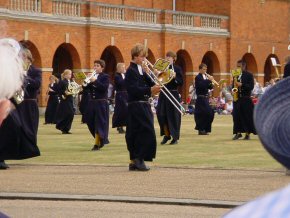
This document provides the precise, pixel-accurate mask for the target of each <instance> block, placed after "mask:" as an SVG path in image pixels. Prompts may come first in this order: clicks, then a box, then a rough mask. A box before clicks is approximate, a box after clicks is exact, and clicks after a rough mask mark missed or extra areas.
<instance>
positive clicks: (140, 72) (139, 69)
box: [137, 64, 143, 75]
mask: <svg viewBox="0 0 290 218" xmlns="http://www.w3.org/2000/svg"><path fill="white" fill-rule="evenodd" d="M137 67H138V71H139V74H140V75H143V69H142V66H141V65H139V64H137Z"/></svg>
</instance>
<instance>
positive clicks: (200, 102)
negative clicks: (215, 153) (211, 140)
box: [194, 63, 214, 135]
mask: <svg viewBox="0 0 290 218" xmlns="http://www.w3.org/2000/svg"><path fill="white" fill-rule="evenodd" d="M206 71H207V66H206V64H204V63H202V64H200V65H199V74H198V75H197V76H196V77H195V89H196V95H197V99H196V102H195V112H194V120H195V124H196V126H195V129H196V130H198V134H199V135H208V133H210V132H211V125H212V122H213V119H214V111H213V109H212V108H211V106H210V104H209V95H208V93H209V90H211V89H213V84H212V80H213V77H212V76H210V75H208V76H206V75H205V73H206Z"/></svg>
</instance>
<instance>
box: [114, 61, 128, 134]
mask: <svg viewBox="0 0 290 218" xmlns="http://www.w3.org/2000/svg"><path fill="white" fill-rule="evenodd" d="M125 73H126V67H125V64H124V63H118V64H117V73H116V75H115V90H116V94H115V108H114V114H113V119H112V127H113V128H115V127H117V130H118V132H119V133H125V131H124V129H123V127H124V126H126V125H127V116H128V93H127V90H126V86H125Z"/></svg>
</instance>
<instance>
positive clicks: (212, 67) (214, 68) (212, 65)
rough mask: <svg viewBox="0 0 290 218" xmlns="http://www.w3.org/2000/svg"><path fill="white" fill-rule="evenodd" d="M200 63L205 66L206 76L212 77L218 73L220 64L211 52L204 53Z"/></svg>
mask: <svg viewBox="0 0 290 218" xmlns="http://www.w3.org/2000/svg"><path fill="white" fill-rule="evenodd" d="M201 62H202V63H205V64H206V65H207V73H208V74H210V75H214V74H215V73H220V62H219V60H218V58H217V56H216V54H215V53H214V52H213V51H208V52H206V53H205V54H204V56H203V58H202V61H201Z"/></svg>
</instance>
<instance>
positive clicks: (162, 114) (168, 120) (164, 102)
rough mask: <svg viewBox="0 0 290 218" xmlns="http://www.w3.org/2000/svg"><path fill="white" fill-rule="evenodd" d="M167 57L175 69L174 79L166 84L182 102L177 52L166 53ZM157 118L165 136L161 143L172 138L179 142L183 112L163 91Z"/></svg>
mask: <svg viewBox="0 0 290 218" xmlns="http://www.w3.org/2000/svg"><path fill="white" fill-rule="evenodd" d="M166 59H167V60H168V61H170V66H169V69H171V70H173V71H174V76H173V79H172V80H171V81H170V82H169V83H167V84H165V87H166V88H167V89H168V90H169V91H170V92H171V94H172V95H173V96H174V98H175V99H178V100H179V102H180V95H179V93H178V87H180V86H182V84H183V78H182V69H181V68H180V67H179V66H177V65H174V62H175V61H176V53H175V52H173V51H169V52H167V53H166ZM156 112H157V113H156V114H157V119H158V123H159V126H160V135H161V136H164V137H163V140H162V141H161V144H162V145H163V144H165V143H166V142H167V141H168V140H170V139H171V137H172V141H171V142H170V144H171V145H174V144H177V143H178V140H179V136H180V125H181V114H180V113H179V112H178V111H177V110H176V108H175V107H174V105H173V104H172V103H171V102H170V101H169V100H168V98H166V96H165V95H164V94H163V93H162V92H161V93H160V95H159V98H158V105H157V110H156Z"/></svg>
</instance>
